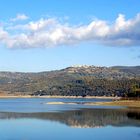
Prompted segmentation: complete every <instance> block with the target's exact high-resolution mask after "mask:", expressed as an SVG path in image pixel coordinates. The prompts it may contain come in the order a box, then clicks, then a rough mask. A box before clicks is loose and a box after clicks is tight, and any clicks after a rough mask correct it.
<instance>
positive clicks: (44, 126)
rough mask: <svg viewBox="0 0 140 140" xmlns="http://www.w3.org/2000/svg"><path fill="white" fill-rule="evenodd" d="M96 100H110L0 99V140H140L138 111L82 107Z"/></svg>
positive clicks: (118, 108)
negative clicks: (58, 103)
mask: <svg viewBox="0 0 140 140" xmlns="http://www.w3.org/2000/svg"><path fill="white" fill-rule="evenodd" d="M99 101H111V100H109V99H86V98H77V99H62V98H59V99H57V98H49V99H48V98H27V99H23V98H17V99H16V98H15V99H0V140H77V139H80V140H104V139H107V140H112V139H113V140H118V139H121V140H123V139H127V140H139V139H140V110H139V109H127V108H124V107H109V106H89V105H84V104H83V103H87V102H99ZM48 102H66V103H71V102H74V103H77V104H60V105H56V104H55V105H53V104H47V103H48Z"/></svg>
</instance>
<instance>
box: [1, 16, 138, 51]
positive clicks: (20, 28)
mask: <svg viewBox="0 0 140 140" xmlns="http://www.w3.org/2000/svg"><path fill="white" fill-rule="evenodd" d="M6 28H7V31H4V30H0V42H1V41H2V42H4V44H6V45H7V47H9V48H36V47H52V46H61V45H74V44H79V43H82V42H98V43H100V44H103V45H107V46H140V14H137V15H136V17H134V18H132V19H129V20H126V19H125V16H124V15H122V14H119V16H118V17H117V19H116V20H115V21H114V23H112V24H109V23H108V22H107V21H103V20H99V19H98V20H97V19H96V20H94V21H92V22H91V23H89V24H87V25H80V26H78V25H73V26H72V25H69V24H67V23H63V24H62V23H61V22H59V21H58V20H57V19H56V18H49V19H40V20H38V21H30V22H29V23H27V24H21V25H19V24H16V25H15V26H12V27H9V28H10V31H8V27H6ZM11 29H13V30H14V31H13V32H12V30H11Z"/></svg>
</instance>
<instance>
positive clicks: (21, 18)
mask: <svg viewBox="0 0 140 140" xmlns="http://www.w3.org/2000/svg"><path fill="white" fill-rule="evenodd" d="M28 18H29V17H28V16H26V15H25V14H17V16H16V17H15V18H12V19H11V21H14V22H15V21H21V20H27V19H28Z"/></svg>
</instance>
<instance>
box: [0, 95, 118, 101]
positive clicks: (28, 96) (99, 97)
mask: <svg viewBox="0 0 140 140" xmlns="http://www.w3.org/2000/svg"><path fill="white" fill-rule="evenodd" d="M0 98H74V99H77V98H85V99H86V98H87V99H114V100H118V99H120V97H106V96H86V97H82V96H30V95H25V96H24V95H11V96H9V95H8V96H7V95H2V96H1V95H0Z"/></svg>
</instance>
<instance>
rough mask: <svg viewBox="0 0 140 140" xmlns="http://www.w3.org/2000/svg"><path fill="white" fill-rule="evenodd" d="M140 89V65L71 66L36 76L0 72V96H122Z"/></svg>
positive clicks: (33, 74)
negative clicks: (134, 89)
mask: <svg viewBox="0 0 140 140" xmlns="http://www.w3.org/2000/svg"><path fill="white" fill-rule="evenodd" d="M134 86H137V88H139V86H140V66H136V67H124V66H115V67H95V66H86V65H85V66H72V67H68V68H65V69H62V70H56V71H47V72H39V73H20V72H0V92H1V94H4V93H5V94H8V95H9V94H22V95H27V94H32V95H39V96H42V95H65V96H67V95H69V96H79V95H80V96H86V95H90V96H92V95H94V96H104V95H105V96H125V94H127V93H132V92H133V91H132V90H133V87H134Z"/></svg>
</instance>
